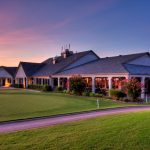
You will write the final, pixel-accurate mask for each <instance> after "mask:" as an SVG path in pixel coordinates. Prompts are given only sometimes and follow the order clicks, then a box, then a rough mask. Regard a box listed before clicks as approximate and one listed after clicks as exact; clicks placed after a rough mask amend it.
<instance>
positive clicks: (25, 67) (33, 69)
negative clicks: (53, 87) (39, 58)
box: [19, 62, 44, 77]
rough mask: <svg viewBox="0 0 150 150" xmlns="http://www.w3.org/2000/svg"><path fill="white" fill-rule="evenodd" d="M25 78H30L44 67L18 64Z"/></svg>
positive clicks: (38, 64)
mask: <svg viewBox="0 0 150 150" xmlns="http://www.w3.org/2000/svg"><path fill="white" fill-rule="evenodd" d="M20 65H22V67H23V70H24V72H25V74H26V76H27V77H30V76H32V75H33V74H34V73H35V72H36V71H38V70H39V69H40V68H41V67H43V66H44V64H42V63H31V62H20V64H19V66H20Z"/></svg>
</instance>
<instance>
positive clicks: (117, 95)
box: [109, 89, 126, 100]
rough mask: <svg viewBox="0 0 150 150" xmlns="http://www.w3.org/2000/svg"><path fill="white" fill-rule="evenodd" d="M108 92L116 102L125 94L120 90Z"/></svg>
mask: <svg viewBox="0 0 150 150" xmlns="http://www.w3.org/2000/svg"><path fill="white" fill-rule="evenodd" d="M109 92H110V96H111V97H112V98H113V99H116V100H119V99H120V98H123V97H125V96H126V94H125V93H124V92H123V91H121V90H113V89H112V90H110V91H109Z"/></svg>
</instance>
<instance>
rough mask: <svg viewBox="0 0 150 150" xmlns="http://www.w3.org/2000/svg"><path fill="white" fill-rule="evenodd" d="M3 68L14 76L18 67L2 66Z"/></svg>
mask: <svg viewBox="0 0 150 150" xmlns="http://www.w3.org/2000/svg"><path fill="white" fill-rule="evenodd" d="M0 67H1V68H4V69H5V70H6V71H7V72H8V73H9V74H10V75H11V76H12V77H15V74H16V71H17V67H6V66H0Z"/></svg>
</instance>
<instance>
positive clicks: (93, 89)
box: [92, 77, 95, 93]
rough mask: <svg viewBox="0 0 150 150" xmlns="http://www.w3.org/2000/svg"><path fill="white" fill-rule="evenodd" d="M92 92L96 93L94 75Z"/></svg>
mask: <svg viewBox="0 0 150 150" xmlns="http://www.w3.org/2000/svg"><path fill="white" fill-rule="evenodd" d="M92 92H93V93H95V77H92Z"/></svg>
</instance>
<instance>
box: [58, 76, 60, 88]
mask: <svg viewBox="0 0 150 150" xmlns="http://www.w3.org/2000/svg"><path fill="white" fill-rule="evenodd" d="M59 86H60V77H58V87H59Z"/></svg>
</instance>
